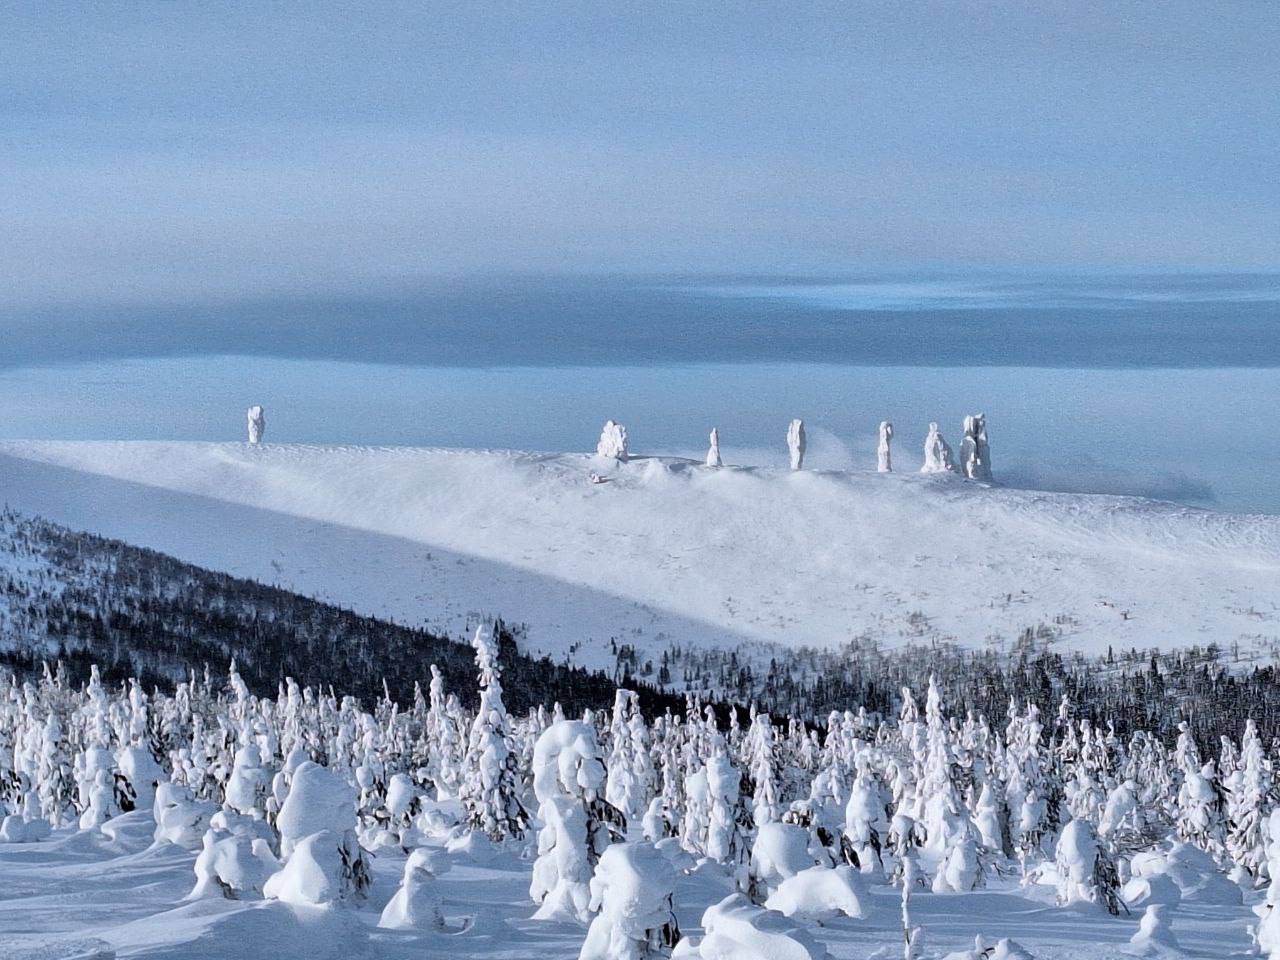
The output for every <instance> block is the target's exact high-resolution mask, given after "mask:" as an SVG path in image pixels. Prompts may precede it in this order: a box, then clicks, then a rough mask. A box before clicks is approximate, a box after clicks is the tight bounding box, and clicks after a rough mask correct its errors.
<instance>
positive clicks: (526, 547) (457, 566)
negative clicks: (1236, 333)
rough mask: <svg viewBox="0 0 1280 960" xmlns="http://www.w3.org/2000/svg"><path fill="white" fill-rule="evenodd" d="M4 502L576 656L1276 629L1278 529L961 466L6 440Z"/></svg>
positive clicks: (300, 586)
mask: <svg viewBox="0 0 1280 960" xmlns="http://www.w3.org/2000/svg"><path fill="white" fill-rule="evenodd" d="M1058 467H1059V468H1060V469H1063V470H1069V469H1070V465H1069V464H1060V465H1058ZM591 472H597V473H599V474H600V475H601V477H602V479H604V480H606V481H608V482H603V483H598V484H593V483H590V482H588V479H587V478H588V475H589V474H590V473H591ZM0 500H2V501H3V502H6V503H8V504H9V505H10V506H12V507H15V508H17V509H19V510H21V511H24V512H28V513H39V514H42V515H44V516H46V517H48V518H50V519H52V520H55V521H58V522H61V523H65V524H67V525H69V526H72V527H75V528H80V529H86V530H89V531H91V532H94V533H99V534H104V535H107V536H113V537H118V538H120V539H123V540H127V541H130V542H133V543H136V544H139V545H142V546H148V547H152V548H155V549H159V550H162V551H164V552H166V553H170V554H172V555H174V556H177V557H178V558H180V559H182V560H186V561H189V562H192V563H196V564H199V565H201V566H205V567H209V568H212V569H217V570H225V571H228V572H231V573H233V574H237V575H240V576H247V577H252V578H254V579H258V580H262V581H265V582H268V583H276V584H279V585H280V586H283V587H286V588H288V589H292V590H296V591H298V592H301V593H304V594H308V595H312V596H316V597H320V598H322V599H325V600H329V601H332V602H335V603H338V604H340V605H343V606H346V607H350V608H353V609H355V610H358V611H360V612H363V613H368V614H372V615H377V616H383V617H390V618H393V619H395V620H397V621H399V622H402V623H409V624H414V625H426V626H431V627H434V628H436V629H437V630H441V631H444V632H447V633H449V634H451V635H454V636H462V635H463V634H464V633H465V632H466V629H467V627H468V626H469V625H471V624H473V623H474V622H475V621H476V620H477V619H478V618H479V617H480V616H484V615H500V616H503V617H505V618H507V619H508V620H510V621H512V622H519V623H525V624H527V627H528V632H527V637H526V646H527V647H528V648H530V649H532V650H534V651H540V652H550V653H553V654H555V655H557V656H560V655H565V654H572V655H573V657H574V659H576V660H577V662H580V663H583V664H586V665H591V666H605V665H609V664H611V662H612V661H611V656H610V652H609V647H608V640H609V639H610V638H617V639H618V640H619V641H620V642H627V643H631V644H634V645H635V646H636V647H638V648H639V649H640V650H641V651H648V652H650V653H652V654H653V655H654V656H655V657H656V656H657V655H658V654H660V652H661V650H663V649H666V648H667V647H668V646H669V645H670V644H672V643H679V644H681V645H691V644H715V645H734V646H736V647H739V648H741V649H747V648H749V646H750V644H751V643H752V642H760V643H762V644H781V645H785V646H789V647H798V646H801V645H813V646H832V645H836V644H839V643H841V642H843V641H846V640H848V639H850V638H853V637H857V636H863V635H866V636H871V637H874V638H877V639H879V640H880V641H881V642H882V643H883V644H884V645H885V646H893V645H895V644H898V643H903V642H906V641H909V640H913V639H932V638H953V639H955V640H957V641H958V642H960V643H962V644H965V645H969V646H975V647H976V646H981V645H983V644H986V643H989V642H1005V643H1008V642H1010V641H1012V640H1013V638H1015V637H1016V636H1017V635H1018V634H1019V633H1020V632H1021V631H1022V630H1023V629H1024V628H1026V627H1029V626H1035V625H1037V624H1041V623H1045V624H1055V625H1056V626H1057V627H1058V628H1060V629H1061V630H1062V632H1063V642H1064V643H1065V644H1066V645H1067V646H1069V647H1071V648H1077V649H1082V650H1086V651H1090V652H1104V651H1105V650H1106V649H1107V647H1108V646H1114V647H1115V648H1116V649H1128V648H1130V647H1138V648H1146V647H1162V648H1171V647H1184V646H1189V645H1191V644H1195V643H1199V644H1207V643H1210V642H1214V643H1217V644H1219V645H1220V646H1222V647H1224V648H1229V647H1230V646H1231V645H1232V644H1233V643H1237V642H1238V643H1239V644H1240V645H1241V647H1242V648H1244V649H1246V650H1248V649H1251V648H1257V647H1262V646H1264V645H1268V644H1271V643H1274V642H1276V641H1277V639H1278V638H1280V517H1271V516H1247V515H1238V514H1219V513H1214V512H1212V511H1204V510H1197V509H1192V508H1187V507H1180V506H1175V505H1172V504H1168V503H1162V502H1156V501H1147V500H1141V499H1135V498H1125V497H1114V496H1088V495H1079V494H1050V493H1042V492H1032V491H1023V490H1013V489H1004V488H1000V487H998V486H990V485H987V484H980V483H974V482H970V481H965V480H963V479H961V478H960V477H959V476H958V475H955V474H941V475H932V476H930V475H919V474H916V473H915V472H914V470H904V471H903V472H900V473H892V474H879V473H876V472H874V471H873V470H871V469H868V470H866V471H855V472H833V471H805V470H801V471H795V472H791V471H786V470H780V469H764V468H740V467H733V466H731V465H730V466H726V467H723V468H721V469H713V468H708V467H706V466H705V465H703V464H701V463H698V462H694V461H688V460H681V459H675V458H652V457H643V456H635V455H634V454H633V455H632V456H631V459H630V460H629V461H628V462H618V461H614V460H611V459H604V458H600V457H596V456H591V455H586V454H537V453H520V452H508V451H463V450H441V449H417V448H367V447H320V446H295V445H279V444H262V445H254V446H250V445H248V444H243V443H183V442H54V441H50V442H38V441H8V442H3V443H0ZM744 644H745V645H747V646H745V647H744Z"/></svg>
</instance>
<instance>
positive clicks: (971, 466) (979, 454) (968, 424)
mask: <svg viewBox="0 0 1280 960" xmlns="http://www.w3.org/2000/svg"><path fill="white" fill-rule="evenodd" d="M960 466H961V468H962V469H963V470H964V475H965V476H966V477H968V478H969V479H970V480H986V481H988V482H990V480H991V451H990V450H988V449H987V417H986V414H982V413H978V414H974V415H973V416H971V417H965V418H964V440H962V441H961V442H960Z"/></svg>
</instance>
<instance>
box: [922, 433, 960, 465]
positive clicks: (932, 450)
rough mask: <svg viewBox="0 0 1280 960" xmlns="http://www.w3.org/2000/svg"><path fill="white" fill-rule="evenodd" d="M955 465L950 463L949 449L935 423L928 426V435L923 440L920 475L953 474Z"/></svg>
mask: <svg viewBox="0 0 1280 960" xmlns="http://www.w3.org/2000/svg"><path fill="white" fill-rule="evenodd" d="M955 469H956V468H955V465H954V464H953V463H952V462H951V448H950V447H949V446H947V441H946V440H944V439H943V437H942V432H941V431H940V430H939V429H938V425H937V424H936V423H931V424H929V435H928V436H927V437H925V440H924V466H922V467H921V468H920V472H921V473H954V472H955Z"/></svg>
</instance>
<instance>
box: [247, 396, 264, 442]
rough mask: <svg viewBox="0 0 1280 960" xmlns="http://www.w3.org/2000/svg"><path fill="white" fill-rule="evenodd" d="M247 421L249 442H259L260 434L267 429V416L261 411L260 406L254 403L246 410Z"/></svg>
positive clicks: (260, 439)
mask: <svg viewBox="0 0 1280 960" xmlns="http://www.w3.org/2000/svg"><path fill="white" fill-rule="evenodd" d="M246 415H247V418H248V421H249V442H250V443H261V442H262V434H263V433H264V432H265V431H266V429H267V418H266V415H265V414H264V413H263V412H262V407H260V406H258V405H257V404H256V403H255V404H254V405H253V406H252V407H250V408H249V409H248V410H247V411H246Z"/></svg>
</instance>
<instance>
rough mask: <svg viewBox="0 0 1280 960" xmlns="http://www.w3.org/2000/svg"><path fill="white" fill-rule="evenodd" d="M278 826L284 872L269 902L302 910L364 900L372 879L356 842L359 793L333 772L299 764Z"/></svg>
mask: <svg viewBox="0 0 1280 960" xmlns="http://www.w3.org/2000/svg"><path fill="white" fill-rule="evenodd" d="M276 825H277V827H278V828H279V831H280V854H281V856H282V857H283V858H284V867H283V868H282V869H281V870H280V871H279V872H277V873H275V874H273V875H272V876H271V877H270V879H268V880H267V882H266V884H265V885H264V887H263V893H264V895H265V896H267V897H268V898H270V899H277V900H283V901H285V902H287V903H293V904H300V905H318V904H324V903H329V902H333V901H338V900H345V899H348V898H350V897H363V896H364V894H365V891H366V890H367V889H368V887H369V883H370V876H369V868H368V864H367V863H366V861H365V857H364V852H363V850H361V848H360V844H359V843H358V842H357V840H356V836H355V829H356V797H355V791H354V790H353V789H352V788H351V786H350V785H349V784H348V783H346V782H345V781H344V780H342V779H340V778H339V777H338V776H337V775H336V774H335V773H334V772H333V771H332V770H330V769H328V768H326V767H322V766H320V765H318V764H315V763H312V762H311V761H306V762H304V763H302V764H300V765H299V766H298V768H297V769H296V770H295V771H294V772H293V777H292V782H291V784H290V786H289V795H288V796H287V797H286V798H285V801H284V804H283V806H282V807H281V809H280V816H279V817H278V818H277V820H276Z"/></svg>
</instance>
